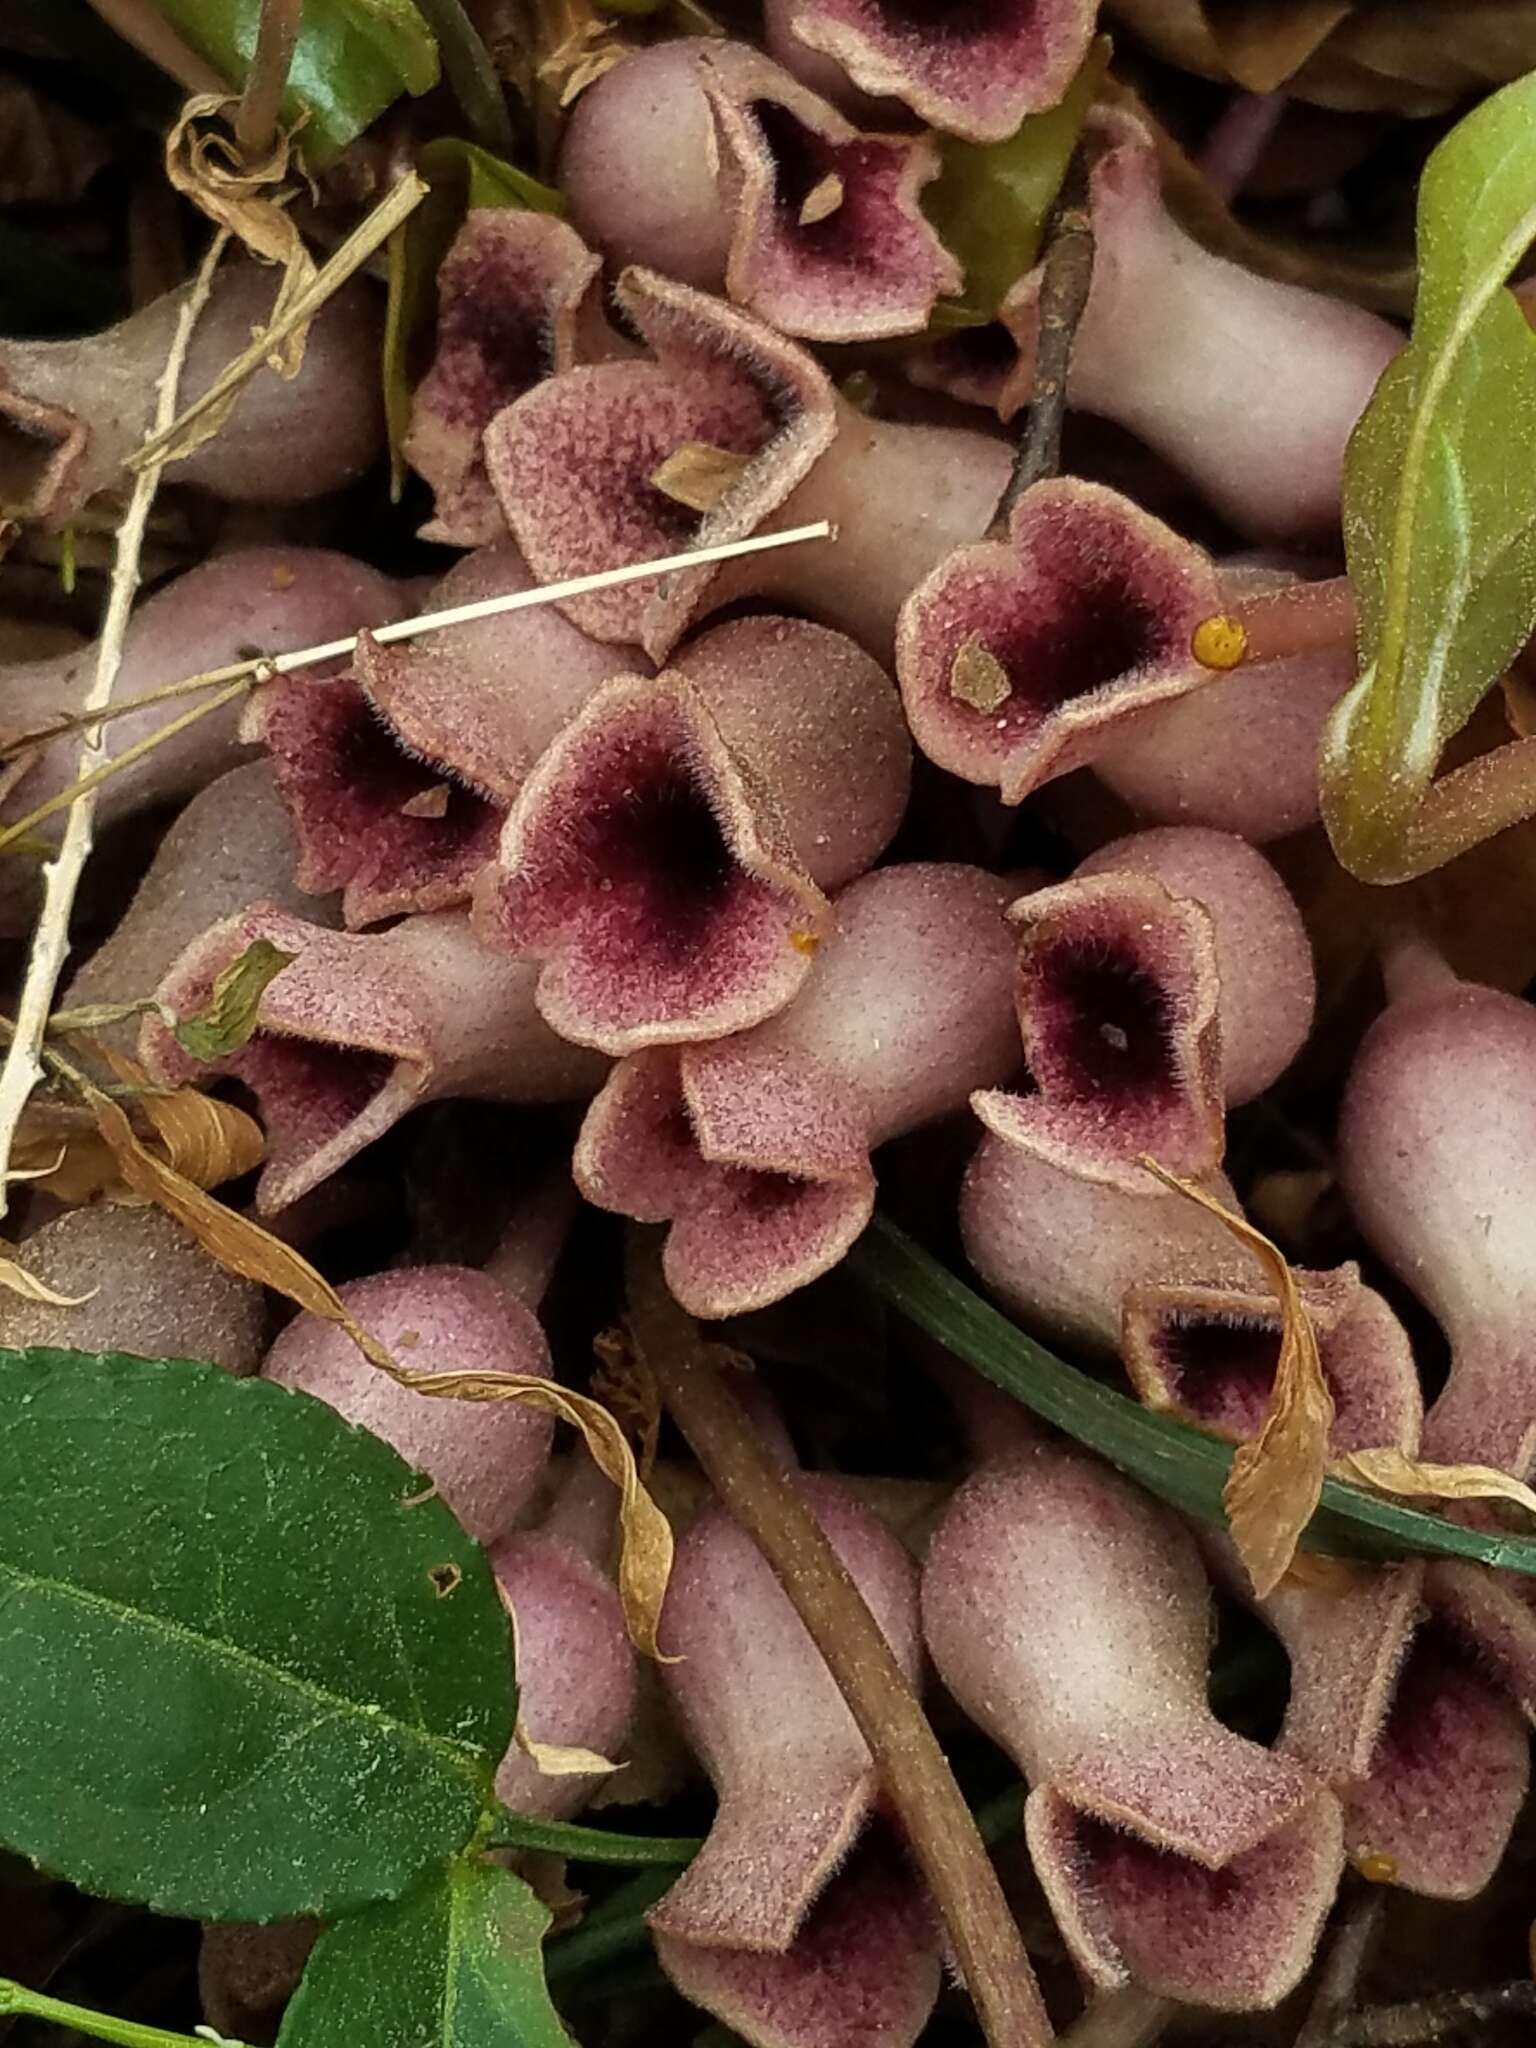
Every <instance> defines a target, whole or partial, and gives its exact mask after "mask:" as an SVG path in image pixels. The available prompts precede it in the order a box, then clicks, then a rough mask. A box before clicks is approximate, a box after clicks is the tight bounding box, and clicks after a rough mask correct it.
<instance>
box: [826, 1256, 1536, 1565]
mask: <svg viewBox="0 0 1536 2048" xmlns="http://www.w3.org/2000/svg"><path fill="white" fill-rule="evenodd" d="M848 1263H849V1265H850V1267H851V1268H852V1270H853V1271H854V1273H856V1274H857V1275H858V1277H859V1278H860V1279H861V1280H863V1281H864V1282H865V1284H866V1285H867V1286H869V1287H872V1288H873V1289H874V1291H875V1292H876V1293H877V1294H878V1295H880V1296H881V1298H882V1299H883V1300H885V1301H887V1302H889V1303H890V1305H891V1306H892V1307H893V1308H896V1309H899V1310H900V1311H901V1313H902V1314H903V1315H904V1316H907V1317H908V1318H909V1319H910V1320H911V1321H912V1322H914V1323H916V1324H917V1326H918V1328H919V1329H922V1330H926V1331H927V1333H928V1334H929V1336H931V1337H935V1338H937V1340H938V1341H939V1343H941V1344H942V1345H943V1346H944V1347H945V1349H946V1350H947V1351H952V1352H953V1353H954V1355H955V1356H956V1357H957V1358H961V1359H964V1361H965V1363H966V1364H967V1365H970V1366H973V1367H974V1368H975V1369H976V1371H977V1372H979V1373H981V1374H982V1376H983V1377H984V1378H986V1379H989V1380H991V1381H992V1382H993V1384H994V1385H995V1386H999V1387H1001V1388H1002V1389H1003V1391H1004V1393H1007V1394H1011V1395H1012V1396H1013V1398H1014V1399H1015V1400H1016V1401H1018V1402H1020V1403H1022V1405H1023V1406H1024V1407H1026V1408H1028V1409H1029V1410H1030V1411H1031V1412H1032V1413H1033V1414H1035V1415H1038V1416H1040V1417H1041V1419H1042V1420H1043V1421H1045V1422H1050V1423H1053V1424H1054V1425H1055V1426H1056V1428H1058V1429H1060V1430H1063V1431H1065V1433H1066V1434H1067V1435H1068V1436H1070V1437H1072V1438H1073V1439H1074V1440H1075V1441H1076V1442H1078V1443H1080V1444H1083V1445H1084V1446H1085V1447H1086V1448H1087V1449H1088V1450H1090V1451H1096V1452H1097V1453H1098V1454H1099V1456H1100V1457H1102V1458H1105V1459H1107V1460H1108V1461H1109V1463H1110V1464H1111V1465H1115V1466H1118V1468H1119V1469H1120V1470H1121V1471H1122V1472H1124V1473H1125V1474H1126V1475H1127V1476H1128V1477H1129V1478H1131V1479H1135V1480H1137V1481H1139V1482H1140V1484H1141V1485H1143V1486H1145V1487H1146V1488H1147V1490H1148V1491H1149V1492H1150V1493H1155V1494H1157V1495H1158V1497H1159V1498H1160V1499H1162V1500H1165V1501H1167V1502H1168V1503H1169V1504H1170V1506H1172V1507H1176V1508H1179V1509H1181V1510H1182V1511H1183V1512H1184V1513H1185V1514H1188V1515H1198V1516H1199V1517H1200V1518H1201V1520H1202V1521H1207V1522H1218V1523H1225V1521H1226V1516H1225V1514H1224V1513H1223V1510H1222V1505H1221V1493H1222V1488H1223V1486H1225V1484H1226V1479H1227V1472H1228V1470H1229V1468H1230V1466H1231V1463H1232V1446H1231V1445H1230V1444H1226V1443H1222V1442H1221V1441H1220V1440H1219V1439H1218V1438H1216V1437H1213V1436H1206V1435H1204V1434H1203V1433H1202V1432H1201V1431H1200V1430H1197V1429H1191V1428H1190V1427H1189V1426H1188V1425H1187V1424H1186V1423H1182V1422H1178V1421H1176V1420H1175V1419H1174V1418H1173V1417H1172V1416H1171V1415H1157V1414H1154V1413H1153V1412H1152V1410H1151V1409H1148V1408H1143V1407H1142V1406H1141V1405H1140V1404H1139V1403H1138V1402H1136V1401H1132V1400H1130V1399H1128V1398H1127V1396H1126V1395H1124V1394H1120V1393H1117V1392H1116V1391H1115V1389H1114V1388H1113V1387H1108V1386H1105V1385H1103V1384H1102V1383H1101V1382H1100V1381H1098V1380H1095V1379H1091V1378H1090V1377H1089V1376H1088V1374H1087V1373H1085V1372H1080V1371H1078V1369H1077V1368H1076V1367H1075V1366H1071V1365H1067V1364H1066V1363H1064V1361H1063V1360H1061V1359H1059V1358H1057V1357H1055V1356H1053V1354H1052V1353H1051V1352H1049V1351H1047V1350H1046V1349H1045V1347H1044V1345H1042V1344H1037V1343H1036V1342H1035V1340H1034V1339H1033V1338H1032V1337H1029V1336H1026V1335H1025V1333H1024V1332H1023V1331H1022V1330H1021V1329H1019V1328H1018V1327H1017V1326H1016V1325H1015V1324H1013V1323H1011V1322H1009V1321H1008V1319H1007V1317H1006V1316H1004V1315H1001V1314H999V1312H998V1311H997V1310H996V1309H995V1308H993V1307H992V1306H991V1304H990V1303H989V1302H986V1301H983V1300H982V1298H981V1296H980V1295H979V1294H976V1293H975V1292H974V1291H973V1290H972V1289H971V1288H969V1287H967V1286H966V1284H965V1282H964V1281H963V1280H960V1279H958V1278H957V1277H956V1276H955V1275H954V1274H953V1273H951V1272H949V1271H947V1270H946V1268H945V1267H943V1266H941V1265H940V1264H939V1262H938V1260H937V1259H935V1258H933V1257H931V1256H930V1254H929V1253H927V1252H925V1251H924V1250H923V1249H922V1248H921V1246H919V1245H917V1244H914V1243H913V1241H912V1239H911V1238H909V1237H908V1236H907V1235H906V1234H905V1232H903V1231H900V1230H898V1229H897V1228H896V1226H895V1225H894V1224H893V1223H888V1222H887V1221H886V1220H885V1219H884V1218H883V1217H877V1218H876V1219H875V1221H874V1222H873V1223H872V1224H871V1225H870V1227H869V1229H868V1230H867V1231H866V1232H865V1233H864V1235H863V1237H862V1238H860V1240H859V1242H858V1243H857V1244H856V1245H855V1246H854V1248H853V1251H852V1252H851V1253H850V1254H849V1259H848ZM1302 1542H1303V1544H1304V1545H1305V1547H1306V1548H1307V1549H1309V1550H1322V1551H1327V1552H1329V1553H1332V1554H1337V1555H1343V1556H1348V1557H1367V1558H1390V1557H1413V1556H1419V1555H1422V1556H1425V1557H1465V1558H1474V1559H1476V1560H1478V1561H1479V1562H1480V1563H1483V1564H1492V1565H1503V1566H1505V1567H1506V1568H1507V1569H1509V1570H1510V1571H1517V1572H1524V1573H1526V1574H1529V1575H1531V1576H1533V1577H1536V1539H1533V1538H1531V1537H1519V1536H1497V1535H1488V1534H1486V1533H1484V1532H1483V1531H1482V1530H1478V1529H1464V1528H1461V1527H1460V1526H1459V1525H1458V1524H1456V1523H1454V1522H1443V1521H1441V1520H1440V1519H1439V1518H1438V1517H1437V1516H1435V1515H1426V1514H1421V1513H1420V1512H1419V1511H1418V1510H1417V1509H1415V1508H1403V1507H1398V1506H1396V1505H1395V1504H1394V1503H1393V1502H1391V1501H1387V1500H1381V1499H1378V1498H1377V1497H1376V1496H1375V1495H1373V1494H1369V1493H1365V1492H1362V1491H1361V1489H1360V1488H1359V1487H1355V1486H1347V1485H1344V1484H1342V1483H1341V1482H1340V1481H1338V1480H1336V1479H1329V1480H1326V1481H1325V1482H1324V1485H1323V1498H1322V1505H1321V1506H1320V1508H1319V1509H1318V1511H1317V1513H1316V1514H1315V1515H1314V1516H1313V1518H1312V1520H1311V1522H1310V1523H1309V1524H1308V1525H1307V1530H1306V1533H1305V1534H1304V1535H1303V1537H1302Z"/></svg>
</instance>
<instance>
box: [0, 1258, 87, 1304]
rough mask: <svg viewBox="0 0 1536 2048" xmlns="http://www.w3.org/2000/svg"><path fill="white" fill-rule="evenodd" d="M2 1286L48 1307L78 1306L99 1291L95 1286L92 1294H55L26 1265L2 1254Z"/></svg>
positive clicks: (0, 1274)
mask: <svg viewBox="0 0 1536 2048" xmlns="http://www.w3.org/2000/svg"><path fill="white" fill-rule="evenodd" d="M0 1287H3V1288H5V1289H6V1291H7V1292H8V1293H10V1294H19V1295H20V1296H21V1298H22V1300H23V1301H36V1302H41V1303H42V1304H43V1306H44V1307H46V1308H78V1307H79V1306H80V1304H81V1303H82V1302H83V1301H89V1300H90V1299H91V1296H92V1295H94V1294H96V1293H98V1292H99V1289H97V1288H95V1287H93V1288H92V1289H91V1292H90V1294H55V1293H54V1291H53V1289H52V1288H51V1287H48V1286H46V1285H45V1284H44V1283H43V1282H42V1281H41V1280H39V1279H38V1278H37V1277H36V1275H35V1274H32V1273H29V1272H28V1271H27V1269H26V1267H25V1266H22V1265H19V1264H18V1263H17V1261H16V1260H15V1259H8V1258H5V1257H3V1256H0Z"/></svg>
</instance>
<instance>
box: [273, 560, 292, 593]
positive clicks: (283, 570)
mask: <svg viewBox="0 0 1536 2048" xmlns="http://www.w3.org/2000/svg"><path fill="white" fill-rule="evenodd" d="M293 577H294V572H293V570H292V568H291V567H290V566H289V565H288V563H287V562H278V563H277V564H276V565H275V566H274V568H273V570H272V588H273V589H274V590H287V589H288V588H289V587H290V586H291V584H292V582H293Z"/></svg>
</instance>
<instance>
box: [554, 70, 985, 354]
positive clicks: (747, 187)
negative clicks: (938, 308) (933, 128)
mask: <svg viewBox="0 0 1536 2048" xmlns="http://www.w3.org/2000/svg"><path fill="white" fill-rule="evenodd" d="M938 170H939V159H938V153H937V150H936V149H935V147H934V145H933V143H932V141H931V140H929V139H927V138H924V137H917V136H885V135H861V134H860V133H859V131H858V130H857V129H856V128H854V127H853V126H852V124H851V123H850V122H848V121H847V120H845V119H844V118H843V116H842V115H841V114H839V113H838V112H837V110H836V109H835V108H834V107H831V106H829V105H827V103H826V102H825V101H824V100H821V99H818V97H817V96H816V94H815V93H813V92H808V91H807V90H806V89H805V87H804V86H802V85H800V84H798V83H797V82H796V81H795V79H793V78H792V77H791V76H790V75H789V74H788V73H787V72H786V71H783V70H781V68H780V67H779V66H778V65H777V64H775V63H774V62H773V61H772V60H771V59H770V58H768V57H765V56H763V55H762V54H761V52H759V51H757V50H753V49H751V48H749V47H748V46H746V45H745V44H742V43H734V42H721V41H714V40H709V39H698V40H687V41H682V42H674V43H663V44H658V45H654V46H653V47H652V48H650V49H648V50H643V51H639V52H636V53H635V54H634V55H632V56H630V57H629V58H627V59H626V61H625V62H624V63H623V64H621V65H619V66H617V67H616V68H615V69H614V70H612V71H610V72H608V73H607V74H606V75H605V77H604V78H603V79H602V80H601V81H600V83H599V84H598V85H597V86H595V87H594V88H593V90H592V91H591V92H589V93H586V94H585V95H584V96H583V97H582V99H581V101H580V102H579V103H578V105H577V107H576V109H575V112H574V113H573V115H572V117H571V120H570V123H569V125H568V127H567V130H566V134H565V138H564V141H563V144H562V150H561V177H562V182H563V183H564V185H565V188H566V189H567V191H568V192H569V194H570V198H571V205H572V210H573V213H574V216H575V218H576V220H577V222H578V224H579V225H580V226H581V227H582V229H583V231H584V232H585V233H586V234H587V235H588V236H589V237H590V239H591V240H592V241H593V242H594V243H595V244H596V245H597V246H598V247H599V248H601V249H603V250H604V251H605V252H606V253H607V254H608V255H609V256H610V257H613V258H615V259H616V260H618V261H621V262H625V263H642V264H648V265H651V266H653V267H655V268H657V269H660V270H664V271H666V272H668V273H670V274H671V275H672V276H675V277H680V278H682V279H683V280H684V281H685V282H686V283H688V284H692V285H697V286H699V287H701V288H703V289H705V290H719V289H721V288H722V286H723V287H724V289H725V290H726V292H727V293H728V295H729V296H730V297H731V298H732V299H733V300H735V301H736V302H737V304H739V305H743V306H746V307H748V308H749V309H750V310H751V311H752V312H754V313H756V314H758V315H759V316H760V317H761V318H762V319H764V320H767V321H770V322H771V323H772V324H773V325H774V326H775V327H777V328H779V329H780V330H781V332H783V333H785V334H793V335H799V336H802V337H805V338H807V339H811V340H816V341H841V342H846V341H861V340H862V341H870V340H877V339H880V338H882V337H885V336H890V335H897V334H913V333H916V332H918V331H919V330H920V329H921V328H922V327H923V325H924V324H925V322H926V321H927V319H928V317H929V315H930V314H931V312H932V310H933V306H934V303H935V301H936V300H937V299H938V298H939V297H940V296H941V295H942V294H944V293H947V292H955V291H958V290H959V289H960V285H961V281H962V280H961V275H960V271H959V268H958V266H957V265H956V263H955V261H954V259H953V257H951V256H950V255H949V253H948V252H947V251H946V249H945V248H944V245H943V243H942V242H941V241H940V240H939V238H938V236H937V235H936V234H935V232H934V230H933V229H932V227H930V225H929V224H928V222H927V220H926V219H925V218H924V216H923V214H922V211H921V209H920V207H919V204H918V194H919V192H920V191H921V189H922V188H923V186H924V185H926V184H928V183H929V182H930V181H931V180H932V179H933V178H934V177H936V176H937V175H938Z"/></svg>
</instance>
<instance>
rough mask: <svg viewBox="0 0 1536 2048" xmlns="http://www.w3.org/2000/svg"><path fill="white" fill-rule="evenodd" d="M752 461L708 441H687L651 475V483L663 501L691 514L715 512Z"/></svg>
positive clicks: (674, 450)
mask: <svg viewBox="0 0 1536 2048" xmlns="http://www.w3.org/2000/svg"><path fill="white" fill-rule="evenodd" d="M750 462H751V457H750V456H747V455H737V454H736V453H734V451H733V450H731V449H729V448H716V447H715V446H714V444H713V443H712V442H709V441H684V442H683V443H682V444H681V445H680V446H679V447H676V448H674V449H673V450H672V453H671V454H670V455H669V456H668V457H667V458H666V460H665V461H664V462H660V463H658V464H657V465H656V467H655V468H654V469H653V470H652V471H651V482H652V483H653V484H654V485H655V487H656V489H657V490H658V491H660V492H661V493H662V495H663V496H664V497H668V498H671V499H672V500H673V502H674V503H675V504H678V505H686V506H687V507H688V509H689V511H690V512H713V511H714V509H715V507H716V506H717V505H718V504H719V503H720V501H721V499H722V498H723V497H724V496H725V494H726V493H727V491H729V490H730V489H731V488H732V487H733V486H734V485H735V484H737V483H739V482H740V481H741V478H742V475H743V473H744V472H745V471H746V469H747V468H748V466H749V464H750Z"/></svg>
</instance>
